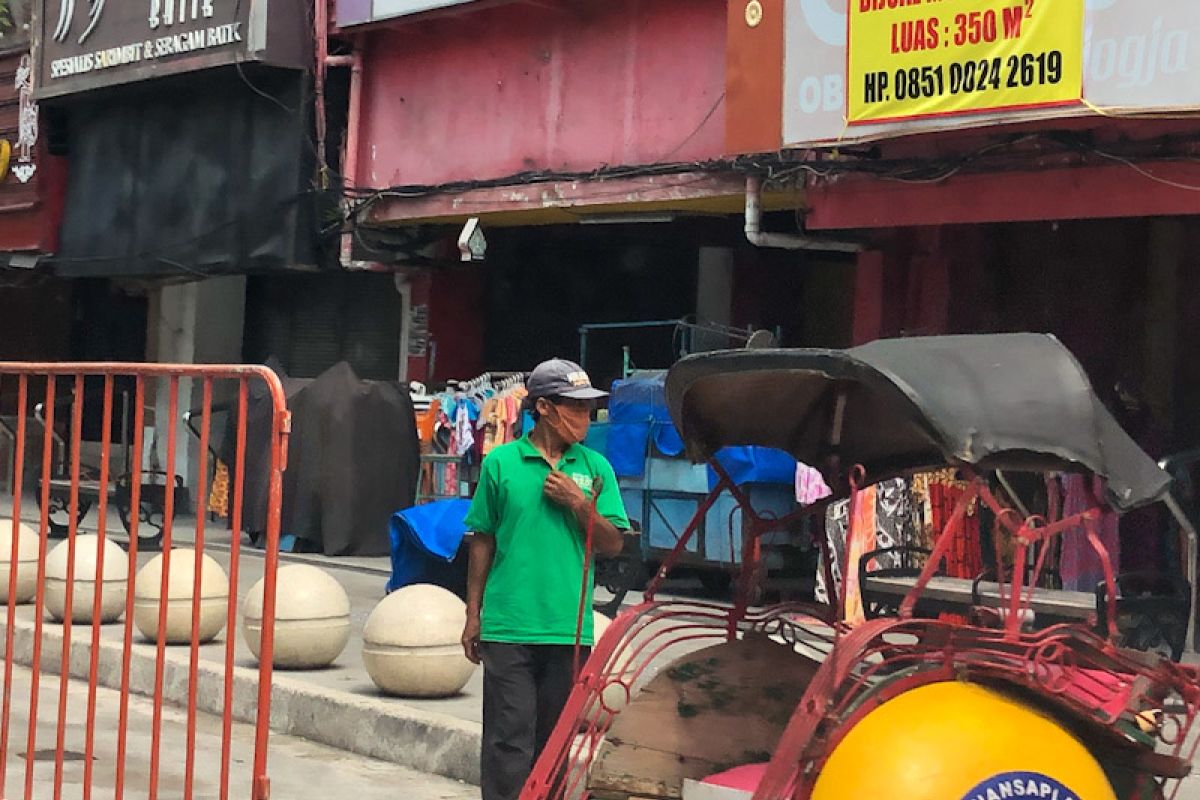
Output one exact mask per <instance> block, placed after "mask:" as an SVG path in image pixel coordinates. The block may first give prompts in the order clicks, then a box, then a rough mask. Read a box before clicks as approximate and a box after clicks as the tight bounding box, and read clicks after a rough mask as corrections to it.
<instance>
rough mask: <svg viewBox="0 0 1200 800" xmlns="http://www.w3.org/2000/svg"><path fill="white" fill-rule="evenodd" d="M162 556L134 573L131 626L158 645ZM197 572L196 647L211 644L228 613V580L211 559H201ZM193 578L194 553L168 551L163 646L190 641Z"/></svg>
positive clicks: (182, 550) (193, 551)
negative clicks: (198, 586)
mask: <svg viewBox="0 0 1200 800" xmlns="http://www.w3.org/2000/svg"><path fill="white" fill-rule="evenodd" d="M163 555H164V554H163V553H159V554H158V555H156V556H155V557H154V558H152V559H151V560H150V561H149V562H148V563H147V564H146V566H144V567H142V568H141V569H140V570H138V574H137V579H136V580H135V581H134V585H133V622H134V624H135V625H137V629H138V630H139V631H141V633H142V636H145V637H146V638H147V639H149V640H150V641H152V642H153V641H158V606H159V597H160V595H161V592H162V574H163ZM201 563H202V566H201V568H200V604H199V609H200V611H199V613H200V626H199V641H200V644H204V643H205V642H211V641H212V640H213V639H215V638H216V637H217V634H219V633H220V632H221V629H222V628H224V627H225V618H226V616H227V615H228V613H229V605H228V604H229V576H227V575H226V574H225V570H224V569H222V568H221V565H220V564H218V563H217V562H216V560H215V559H213V558H212V557H211V556H208V555H206V556H204V559H203V561H202V562H201ZM195 577H196V551H195V550H191V549H188V548H180V549H178V550H172V551H171V567H170V573H169V575H168V578H167V625H166V630H165V631H164V637H163V638H164V640H165V641H166V643H167V644H189V643H191V641H192V590H193V588H194V583H195Z"/></svg>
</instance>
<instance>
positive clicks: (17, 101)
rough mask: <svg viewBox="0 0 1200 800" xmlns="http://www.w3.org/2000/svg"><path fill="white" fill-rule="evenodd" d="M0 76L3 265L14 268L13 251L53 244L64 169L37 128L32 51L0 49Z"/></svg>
mask: <svg viewBox="0 0 1200 800" xmlns="http://www.w3.org/2000/svg"><path fill="white" fill-rule="evenodd" d="M0 77H3V78H4V80H3V81H2V82H0V266H12V265H13V264H14V260H13V254H17V253H29V254H37V253H45V252H48V251H49V250H51V249H52V248H53V246H54V243H55V238H56V231H57V229H58V221H59V211H58V204H57V203H56V202H54V198H55V197H56V196H57V195H58V194H60V193H61V191H62V170H61V169H58V168H57V167H58V161H57V159H51V158H50V157H49V156H48V155H47V153H46V148H45V142H44V139H45V137H44V136H42V135H41V133H40V130H39V128H40V124H39V123H40V117H39V112H38V104H37V101H36V100H35V99H34V96H33V59H32V57H31V56H30V54H29V53H28V52H27V51H25V52H22V51H17V50H14V51H10V52H7V53H0ZM18 261H19V259H18ZM21 263H26V262H21ZM28 263H29V264H32V263H33V262H28Z"/></svg>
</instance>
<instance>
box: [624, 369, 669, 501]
mask: <svg viewBox="0 0 1200 800" xmlns="http://www.w3.org/2000/svg"><path fill="white" fill-rule="evenodd" d="M665 381H666V373H650V374H649V375H647V376H644V377H636V378H629V379H627V380H623V381H616V382H614V383H613V387H612V397H611V398H610V399H609V402H608V423H609V424H608V449H607V452H606V455H607V456H608V460H609V462H611V463H612V465H613V470H614V471H615V472H616V473H617V475H618V476H619V477H624V478H640V477H642V475H644V474H645V471H646V455H647V445H648V444H649V443H650V442H653V443H654V447H655V449H656V450H657V452H659V453H661V454H662V455H665V456H677V455H679V454H680V453H682V452H683V440H682V439H680V438H679V433H678V432H677V431H676V430H675V425H674V424H673V423H672V422H671V412H670V411H668V410H667V398H666V394H665V392H664V389H663V387H664V384H665Z"/></svg>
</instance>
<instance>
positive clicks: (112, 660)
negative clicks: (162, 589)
mask: <svg viewBox="0 0 1200 800" xmlns="http://www.w3.org/2000/svg"><path fill="white" fill-rule="evenodd" d="M22 502H23V507H22V515H21V516H22V518H23V519H24V520H26V521H27V522H28V523H31V524H32V525H34V526H36V524H37V507H36V505H35V504H34V503H33V502H32V501H31V500H24V501H22ZM10 507H11V506H9V504H8V503H4V504H3V505H0V517H3V516H6V515H7V512H8V508H10ZM194 525H195V521H194V520H192V519H181V520H179V521H178V522H177V524H176V529H175V535H174V539H175V544H176V545H177V546H190V545H191V543H192V542H193V541H194V535H195V534H194ZM95 528H96V515H95V513H94V512H93V513H92V514H91V515H89V517H88V518H87V519H86V520H85V521H84V524H83V526H82V528H81V530H82V531H83V532H94V531H95ZM221 528H223V523H219V524H218V525H217V527H216V529H214V528H213V527H212V523H206V534H205V539H206V545H205V552H207V553H208V554H210V555H211V556H213V558H215V559H216V560H217V561H218V562H220V563H221V565H222V566H223V567H225V568H226V569H228V567H229V547H230V534H229V532H228V531H225V530H222V529H221ZM107 530H108V532H109V533H110V534H111V536H112V538H113V539H114V540H116V541H118V542H125V541H126V536H125V532H124V529H123V528H122V527H121V523H120V521H119V520H118V519H117V517H116V514H115V512H113V513H110V516H109V520H108V523H107ZM53 544H54V543H53V542H52V545H53ZM241 553H242V556H241V568H240V574H239V580H238V587H237V602H238V607H239V609H240V608H241V604H242V602H243V600H244V599H245V596H246V594H247V592H248V591H249V590H250V587H251V586H253V584H254V583H255V582H257V581H258V580H259V579H260V578H261V577H262V574H263V562H264V559H263V554H262V552H261V551H258V550H255V549H253V548H250V547H248V546H245V545H243V547H242V548H241ZM154 555H155V554H153V553H140V554H139V558H138V561H139V563H140V564H144V563H146V562H147V561H149V560H150V559H151V558H152V557H153V556H154ZM281 563H282V564H288V563H311V564H315V565H316V566H319V567H321V568H322V569H325V570H327V571H328V572H329V573H330V574H331V575H333V576H334V577H335V578H336V579H337V580H338V582H339V583H341V585H342V586H343V587H344V588H345V589H346V593H347V595H348V596H349V597H350V604H351V638H350V642H349V644H348V645H347V646H346V649H345V650H344V651H343V652H342V655H341V656H340V657H339V658H338V659H337V661H336V662H335V663H334V664H333V665H332V666H331V667H330V668H328V669H324V670H312V671H281V670H277V671H276V672H275V677H274V680H273V692H272V714H271V727H272V729H273V730H275V731H277V732H280V733H284V734H289V735H294V736H301V737H304V738H306V739H309V740H311V741H313V742H318V743H321V744H325V745H328V746H331V747H336V748H339V749H343V750H347V751H349V752H352V753H356V754H359V755H363V756H368V757H371V758H377V759H382V760H385V761H391V762H393V763H396V764H400V765H403V766H406V767H409V768H412V769H416V770H420V771H422V772H427V773H433V774H437V775H442V776H446V777H449V778H453V779H456V780H462V781H467V782H471V783H477V782H478V775H479V765H478V753H479V736H480V720H481V716H482V699H481V698H482V694H481V692H482V674H481V672H480V671H478V670H477V671H476V672H475V674H474V675H473V676H472V678H471V680H470V681H469V682H468V684H467V686H466V687H465V689H464V691H463V693H462V694H460V695H458V696H457V697H452V698H446V699H439V700H421V699H415V698H394V697H388V696H385V695H383V694H382V693H380V692H379V691H378V690H377V689H376V687H375V685H374V683H373V682H372V681H371V679H370V677H369V676H368V675H367V673H366V670H365V669H364V667H363V665H362V638H361V633H362V629H363V626H364V625H365V624H366V620H367V617H368V616H369V615H370V613H371V611H372V610H373V609H374V607H375V605H376V604H377V603H378V602H379V601H380V600H381V599H382V598H383V597H384V587H385V584H386V582H387V578H388V576H389V575H390V572H391V567H390V562H389V559H387V558H347V559H334V558H326V557H324V556H314V555H303V556H302V555H292V554H281ZM0 608H2V607H0ZM0 619H2V618H0ZM34 623H35V620H34V609H33V607H32V606H22V607H20V608H18V610H17V624H16V626H15V629H14V633H15V645H14V658H15V660H16V661H17V662H18V663H21V664H29V663H31V660H32V650H33V640H34ZM231 634H232V635H234V636H235V644H236V649H235V654H236V660H235V663H236V665H237V666H236V668H235V685H234V714H235V717H236V718H237V719H239V720H242V721H245V722H250V721H252V720H253V719H254V714H255V708H256V697H257V676H258V671H257V663H256V661H255V660H254V658H253V656H252V655H251V653H250V651H249V648H248V647H247V646H246V643H245V640H244V638H243V636H242V634H241V631H240V630H239V631H235V632H230V631H223V632H222V634H221V635H220V636H219V637H218V639H217V641H215V642H213V643H211V644H208V645H204V646H203V647H201V648H199V656H200V665H199V670H198V681H199V687H200V688H199V692H198V700H199V703H200V705H201V708H202V709H204V710H206V711H209V712H211V713H219V712H220V710H221V708H222V706H223V702H224V700H223V689H222V677H223V675H224V660H225V643H226V641H227V639H228V637H229V636H230V635H231ZM123 636H124V623H123V621H122V622H118V623H116V624H111V625H105V626H102V628H101V645H100V658H99V662H100V665H99V670H98V680H99V681H100V683H101V685H104V686H108V687H112V688H118V687H119V686H120V680H121V650H122V647H121V645H122V637H123ZM62 640H63V636H62V626H60V625H57V624H53V623H49V622H47V623H45V624H44V626H43V647H44V648H45V649H44V652H43V658H42V668H43V670H51V671H57V670H58V669H59V663H60V658H61V648H62ZM71 642H72V643H71V672H72V674H73V675H74V676H76V677H80V678H86V677H87V675H88V667H89V659H90V643H91V626H86V627H84V628H82V629H81V628H79V626H75V627H74V628H73V630H72V636H71ZM135 642H137V644H135V646H134V653H133V659H132V667H131V671H130V675H131V681H132V685H133V687H134V691H136V692H138V693H141V694H144V695H151V694H152V693H153V689H154V680H153V679H154V664H155V651H154V647H153V646H152V645H151V644H147V643H145V642H144V640H142V639H141V637H140V636H138V635H137V633H136V630H135ZM188 661H189V652H188V648H187V647H186V646H185V647H169V648H168V649H167V659H166V680H165V682H164V693H165V697H166V699H167V701H168V702H170V703H174V704H185V703H186V702H187V688H188Z"/></svg>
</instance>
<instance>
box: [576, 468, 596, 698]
mask: <svg viewBox="0 0 1200 800" xmlns="http://www.w3.org/2000/svg"><path fill="white" fill-rule="evenodd" d="M599 504H600V479H599V478H595V479H594V480H593V485H592V509H591V513H590V514H588V524H587V534H586V536H585V537H584V543H583V578H582V579H581V580H580V581H579V616H578V617H577V618H576V620H575V660H574V664H575V667H574V672H573V673H572V674H573V675H574V677H575V680H579V655H580V652H581V650H582V647H583V612H584V610H585V609H586V608H587V598H588V578H589V577H590V576H591V571H592V570H591V566H592V533H593V531H594V529H595V526H596V514H597V513H598V512H597V511H596V509H597V507H598V506H599Z"/></svg>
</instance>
